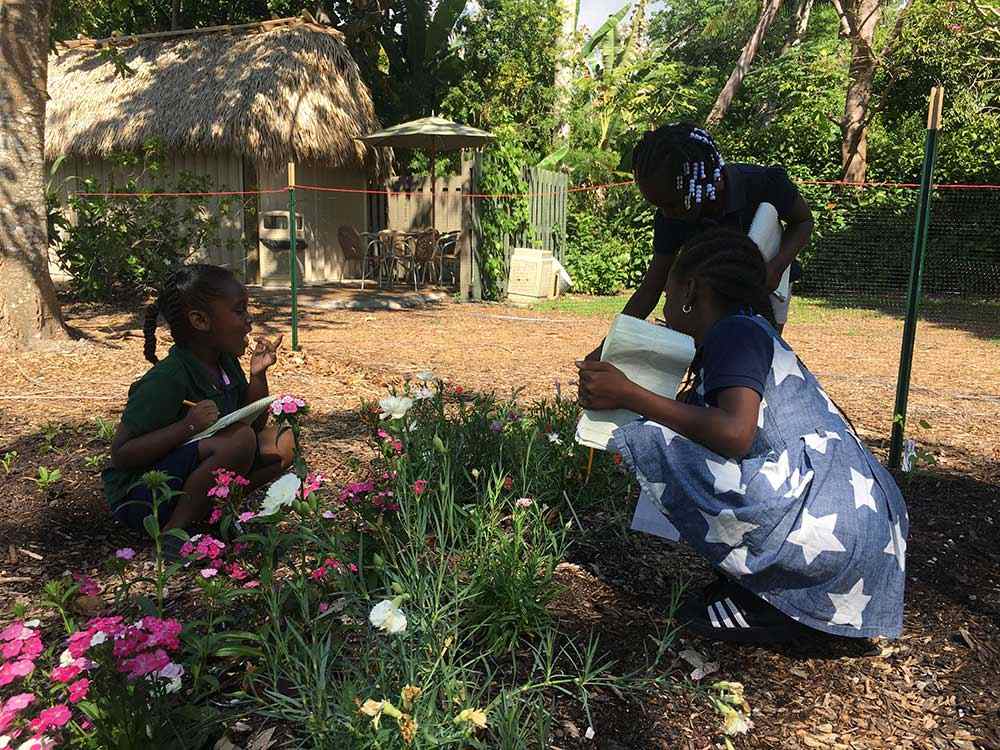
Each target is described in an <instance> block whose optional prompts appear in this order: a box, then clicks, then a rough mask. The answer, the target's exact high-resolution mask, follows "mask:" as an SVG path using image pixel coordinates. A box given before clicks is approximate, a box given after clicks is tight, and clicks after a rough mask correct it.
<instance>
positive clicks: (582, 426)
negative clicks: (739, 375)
mask: <svg viewBox="0 0 1000 750" xmlns="http://www.w3.org/2000/svg"><path fill="white" fill-rule="evenodd" d="M693 358H694V340H693V339H692V338H691V337H690V336H686V335H684V334H683V333H678V332H677V331H674V330H672V329H670V328H666V327H664V326H658V325H654V324H653V323H647V322H646V321H645V320H639V319H638V318H633V317H631V316H629V315H617V316H615V319H614V322H613V323H612V324H611V330H610V331H609V332H608V335H607V338H605V340H604V348H603V349H601V361H602V362H610V363H611V364H613V365H614V366H615V367H617V368H618V369H619V370H621V371H622V372H623V373H624V374H625V377H627V378H628V379H629V380H631V381H632V382H633V383H636V384H637V385H640V386H642V387H643V388H645V389H647V390H649V391H653V393H657V394H659V395H660V396H665V397H667V398H673V397H674V396H676V395H677V388H678V387H679V386H680V383H681V380H683V378H684V374H685V373H686V372H687V368H688V365H689V364H690V363H691V360H692V359H693ZM638 418H639V415H638V414H636V413H635V412H633V411H629V410H628V409H613V410H602V411H596V410H593V409H585V410H584V412H583V416H582V417H581V418H580V422H579V423H578V424H577V427H576V442H578V443H580V444H581V445H586V446H588V447H590V448H597V449H598V450H610V449H611V448H612V440H611V433H612V432H614V431H615V430H616V429H618V428H619V427H621V426H622V425H624V424H627V423H628V422H632V421H634V420H636V419H638Z"/></svg>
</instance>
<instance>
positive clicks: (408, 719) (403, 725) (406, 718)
mask: <svg viewBox="0 0 1000 750" xmlns="http://www.w3.org/2000/svg"><path fill="white" fill-rule="evenodd" d="M397 721H399V733H400V734H401V735H403V742H405V743H406V744H407V745H409V744H411V743H412V742H413V738H414V737H416V736H417V722H415V721H414V720H413V717H412V716H410V715H409V714H403V715H402V716H401V717H399V719H397Z"/></svg>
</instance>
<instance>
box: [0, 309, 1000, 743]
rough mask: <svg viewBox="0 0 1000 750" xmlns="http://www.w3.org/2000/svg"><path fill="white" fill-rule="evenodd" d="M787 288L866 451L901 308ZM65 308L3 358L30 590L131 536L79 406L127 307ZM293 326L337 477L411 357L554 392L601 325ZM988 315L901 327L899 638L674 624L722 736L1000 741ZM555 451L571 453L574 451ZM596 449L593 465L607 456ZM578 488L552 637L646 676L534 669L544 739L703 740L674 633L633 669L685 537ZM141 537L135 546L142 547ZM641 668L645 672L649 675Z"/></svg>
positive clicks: (105, 398) (88, 405)
mask: <svg viewBox="0 0 1000 750" xmlns="http://www.w3.org/2000/svg"><path fill="white" fill-rule="evenodd" d="M800 311H801V312H800V317H799V318H798V319H796V317H795V311H793V318H792V324H791V325H790V326H789V338H790V340H791V342H792V343H793V345H795V346H796V349H797V350H798V351H799V353H800V354H801V355H802V357H803V359H804V360H805V362H806V363H807V364H808V365H809V366H810V367H811V368H812V369H813V370H814V371H815V372H817V373H818V375H819V376H820V378H821V380H823V381H824V382H825V383H826V384H827V386H828V388H829V390H830V392H831V393H832V394H833V396H834V397H835V398H836V399H837V400H838V402H839V403H841V405H842V406H843V407H844V408H845V409H846V410H847V412H848V413H849V414H850V415H851V416H852V418H853V419H854V421H855V423H856V424H857V425H858V427H859V429H860V431H861V433H862V435H863V436H865V437H866V438H868V439H869V440H870V441H872V443H873V444H874V446H875V448H876V451H879V450H884V436H885V435H886V433H887V430H888V425H889V416H890V412H891V399H892V393H893V390H894V374H895V366H896V357H897V356H898V340H899V339H898V336H899V331H900V329H901V323H900V321H899V320H898V319H895V318H893V317H891V316H887V315H884V314H881V313H878V312H876V311H854V310H837V309H834V308H828V307H825V306H822V305H813V306H810V307H802V308H800ZM258 317H259V318H260V320H261V325H262V327H263V328H265V329H267V328H272V329H273V330H279V329H283V328H284V327H285V326H286V325H287V319H286V318H285V317H284V315H283V313H282V311H281V310H280V309H278V308H276V307H272V306H271V305H269V304H267V303H266V302H265V304H264V306H263V307H261V308H260V309H259V310H258ZM70 320H71V322H72V323H73V324H75V325H77V326H79V327H80V328H81V329H82V330H83V331H84V333H85V334H86V336H87V339H88V340H89V343H87V344H85V345H82V346H72V347H69V348H68V349H67V350H66V351H64V352H52V353H45V354H32V355H13V356H10V357H8V358H7V359H6V360H5V361H3V362H2V363H0V378H2V382H3V383H5V387H4V388H3V389H0V390H2V396H3V398H4V399H5V400H4V402H3V406H4V408H3V414H2V416H0V429H2V434H3V436H4V438H3V440H2V441H0V455H3V454H5V453H8V452H16V453H17V454H18V455H17V457H16V458H14V459H12V461H11V467H10V472H9V473H8V474H7V479H8V481H7V483H6V493H5V495H4V498H3V500H2V501H0V502H2V503H3V506H2V508H3V517H2V519H0V540H2V542H3V545H2V546H3V550H2V552H3V558H4V559H3V562H2V564H0V599H2V600H4V601H8V602H20V603H23V604H25V605H26V606H28V607H29V608H30V609H31V610H32V611H33V612H34V611H37V604H38V601H39V597H40V593H41V587H42V584H43V583H44V581H45V580H46V579H47V578H59V577H60V576H62V574H63V572H64V571H66V570H71V571H74V572H82V573H86V574H91V575H94V576H95V578H97V580H98V581H99V582H100V583H102V584H103V585H105V586H107V585H108V584H109V581H110V579H109V578H108V577H107V576H106V575H105V574H102V573H101V572H100V566H101V565H102V564H103V562H104V561H105V560H106V559H108V558H109V557H112V556H113V555H114V551H115V550H116V549H118V548H120V547H124V546H133V547H136V546H137V543H136V540H135V539H134V538H133V537H131V536H129V535H128V534H126V533H124V532H122V531H121V530H120V529H118V528H116V527H114V526H113V525H112V524H111V522H110V519H109V518H108V517H107V515H106V513H105V511H104V507H103V503H102V501H101V498H100V486H99V477H98V474H97V469H96V466H97V465H98V464H99V460H98V459H97V458H95V457H96V456H99V455H100V454H101V453H106V452H107V440H106V437H107V436H106V434H105V435H103V436H102V435H101V434H99V433H100V432H101V428H100V426H99V425H98V424H97V423H96V422H95V421H94V420H95V418H96V417H102V418H104V419H108V420H114V419H115V418H116V416H117V414H118V413H119V412H120V409H121V406H122V405H123V402H124V395H125V393H126V391H127V388H128V385H129V383H130V382H131V381H132V379H134V378H135V377H137V376H138V375H139V374H141V372H143V371H144V370H145V368H146V365H145V364H144V362H143V360H142V357H141V333H140V332H139V322H138V320H136V319H135V318H132V317H130V316H127V315H121V314H113V313H108V312H106V311H102V310H94V309H87V308H84V307H80V306H78V307H73V308H71V309H70ZM302 325H303V328H302V337H301V340H302V344H303V353H302V354H301V355H296V354H291V353H288V352H286V353H285V355H284V357H283V359H282V360H281V361H280V362H279V364H278V365H277V366H276V367H275V369H274V371H273V373H274V374H273V377H272V384H273V388H274V389H275V390H280V391H291V392H297V393H301V394H303V395H305V396H307V397H308V398H309V401H310V403H311V405H312V414H311V415H310V416H309V417H308V418H307V419H306V420H305V421H304V423H303V435H304V441H305V444H306V446H307V455H308V458H309V460H310V464H311V467H312V468H314V469H318V470H320V471H323V472H324V473H326V474H327V475H328V476H329V478H330V482H331V483H332V484H335V485H339V484H342V483H346V482H348V481H350V480H352V479H356V478H357V477H358V476H359V473H360V472H363V471H364V470H365V468H366V466H367V465H368V464H369V462H370V461H371V460H372V459H373V458H374V456H375V448H374V444H373V443H372V442H371V440H370V439H369V438H370V437H371V434H372V433H371V426H370V424H367V423H366V422H365V420H364V419H363V418H362V416H361V414H360V412H359V402H360V401H361V400H362V399H369V400H371V399H376V398H379V397H381V396H383V395H385V393H386V387H387V386H391V385H397V386H398V385H399V384H400V383H401V382H402V380H403V378H404V377H405V376H406V375H407V374H414V373H416V372H418V371H420V370H423V369H431V370H433V371H434V372H435V373H436V374H437V375H438V376H440V377H441V378H443V379H444V380H445V381H446V382H447V383H449V384H451V385H456V384H457V385H460V386H461V387H462V388H463V389H465V390H466V391H467V392H478V391H490V390H495V391H497V392H498V393H500V394H501V395H510V394H511V393H512V392H513V391H515V390H517V391H518V394H517V395H518V398H519V400H520V402H522V403H527V402H529V401H531V400H532V399H535V398H552V397H554V395H555V388H556V387H555V385H554V381H557V380H558V381H560V383H561V385H560V387H561V388H562V389H563V391H564V394H565V395H568V396H571V395H572V388H571V387H570V385H569V383H570V381H571V380H572V379H573V372H574V370H573V367H572V360H573V359H574V358H577V357H579V356H581V355H582V354H583V353H584V352H586V351H588V350H589V349H590V348H592V346H593V345H594V344H595V343H596V342H597V341H598V340H599V338H600V335H601V333H602V332H603V330H604V329H605V328H606V320H605V319H603V318H601V317H596V316H595V317H585V316H572V315H568V314H567V313H566V312H564V311H561V310H558V309H557V310H555V311H551V310H544V311H523V310H515V309H511V308H504V307H499V306H462V305H453V304H447V303H446V304H442V305H440V306H438V307H436V308H433V309H424V310H419V311H407V312H384V313H383V312H378V313H361V312H348V311H324V310H321V309H318V308H317V309H310V308H306V309H305V310H304V315H303V323H302ZM995 337H996V332H992V334H991V333H990V332H988V331H987V332H983V331H982V330H972V329H970V328H969V327H968V326H963V325H962V323H961V321H958V322H955V323H948V324H943V323H928V324H925V325H923V326H922V329H921V331H920V333H919V337H918V351H917V360H916V364H915V382H914V385H915V389H914V393H913V396H912V398H911V409H912V411H911V414H912V415H913V417H914V419H913V420H911V421H912V422H913V423H916V421H917V420H918V419H923V420H925V421H926V423H928V424H929V425H930V428H929V429H928V428H920V429H917V436H918V439H919V440H920V442H921V444H922V446H923V447H925V448H926V449H927V450H928V451H930V452H931V453H932V454H933V455H935V456H936V459H937V465H936V466H935V467H932V468H933V471H924V472H920V473H918V474H916V475H914V476H911V477H908V478H906V480H905V481H904V491H905V493H906V495H907V500H908V502H909V506H910V515H911V519H912V530H911V539H910V543H909V549H908V551H909V555H908V572H909V576H910V577H909V578H908V581H907V583H908V591H907V610H906V633H905V636H904V638H903V639H902V640H900V641H898V642H894V643H887V644H883V646H884V648H882V649H881V650H880V651H879V652H878V653H877V654H875V655H859V654H857V653H851V652H835V653H830V654H827V655H826V656H825V658H816V657H815V656H806V655H804V654H803V653H797V652H796V651H794V650H778V651H769V650H762V649H747V650H738V649H735V648H730V647H712V646H709V645H708V644H705V643H702V642H695V641H692V643H691V644H685V645H692V646H694V647H695V648H696V649H698V650H699V651H700V652H702V653H703V654H704V655H706V656H707V657H709V659H710V660H713V661H716V662H717V663H718V664H719V669H718V672H717V673H715V674H713V675H711V676H710V677H708V678H706V679H704V680H702V681H701V683H702V684H703V685H704V684H707V683H710V682H712V681H714V680H715V679H716V678H717V677H718V678H720V679H727V680H736V681H740V682H742V683H743V684H744V685H745V687H746V697H747V700H748V701H749V704H750V706H751V709H752V713H751V718H752V719H753V721H754V723H755V728H754V729H753V730H752V731H751V732H750V734H749V735H747V736H745V737H742V738H738V739H735V740H734V742H735V744H736V745H738V746H746V747H761V748H769V747H836V746H843V747H859V748H860V747H872V748H875V747H900V746H902V747H906V746H912V747H929V748H937V747H973V746H975V745H980V746H983V747H993V746H997V743H998V742H1000V740H998V738H997V736H996V734H995V732H996V729H995V727H996V726H997V725H998V724H1000V715H998V714H997V708H996V706H997V705H998V692H997V687H996V686H995V682H994V676H995V673H996V669H997V668H998V666H1000V657H998V654H997V650H996V647H995V645H994V644H995V642H996V635H997V630H998V624H1000V623H998V621H1000V589H998V586H1000V581H998V570H1000V560H998V556H997V554H996V552H995V551H994V546H995V545H994V541H993V540H995V537H996V530H995V529H996V526H995V523H996V521H997V520H998V518H1000V509H998V507H997V505H998V498H997V492H996V483H997V481H998V479H1000V476H998V471H997V464H996V457H995V456H994V455H993V451H994V449H995V446H997V445H1000V430H998V426H997V425H998V424H1000V372H998V365H997V364H996V362H997V360H998V357H997V354H998V353H1000V350H998V349H997V344H996V343H995V341H996V338H995ZM574 462H576V463H574ZM564 463H568V464H571V465H573V466H575V467H576V468H577V469H578V470H579V469H582V463H580V459H579V456H576V457H574V458H570V457H566V458H565V460H564ZM40 466H45V467H46V468H47V469H55V468H58V469H59V470H60V472H61V477H60V478H59V479H58V480H56V481H53V482H52V483H51V486H49V487H47V488H43V487H41V486H39V484H38V483H37V482H35V481H32V479H37V478H38V476H37V470H38V468H39V467H40ZM598 470H599V471H601V472H605V473H606V475H607V476H613V469H612V468H611V467H608V466H603V467H598ZM582 496H586V502H582V503H580V506H581V507H579V508H575V514H573V513H569V514H566V513H563V515H562V516H561V517H562V518H563V519H564V520H567V521H570V522H571V528H570V529H569V531H568V532H567V534H566V540H565V541H566V544H567V545H568V546H567V548H566V551H565V554H564V556H563V558H564V559H563V563H562V564H561V565H558V566H557V567H556V568H555V570H554V571H553V576H554V580H555V582H556V583H558V584H559V585H560V586H561V587H563V591H562V592H561V593H560V594H559V595H558V596H557V597H556V598H555V600H554V601H552V602H551V603H550V604H549V606H548V611H549V612H550V613H551V614H552V615H553V617H554V624H555V625H556V626H557V629H558V630H559V632H561V633H563V634H564V635H565V636H566V638H567V639H568V640H566V641H564V645H565V644H567V643H573V644H575V645H576V646H577V647H578V648H580V649H583V648H585V646H586V644H587V643H588V642H589V638H590V637H591V633H592V632H593V633H596V634H597V635H598V636H599V641H598V644H599V647H598V653H599V655H600V656H601V660H602V661H604V660H606V659H613V660H614V662H615V663H614V666H613V668H611V669H610V670H609V672H608V673H609V674H614V675H616V676H620V675H624V674H628V673H634V679H633V684H635V685H638V684H639V683H640V682H641V681H643V680H646V681H647V682H646V683H643V684H644V685H645V687H646V688H647V689H645V690H644V691H643V692H641V693H638V692H633V693H628V692H627V691H624V692H623V691H622V690H621V688H620V687H619V686H615V687H614V688H612V687H601V686H600V685H595V686H594V687H593V689H592V690H591V692H590V700H589V704H588V705H589V709H590V717H589V718H588V717H587V714H586V711H585V710H584V709H583V707H582V704H581V703H580V701H579V700H578V699H577V698H572V697H569V696H562V695H561V694H559V693H556V692H553V691H549V692H548V693H546V701H547V703H546V704H545V705H546V706H547V708H548V709H549V710H550V712H551V714H552V716H553V721H552V727H551V733H550V735H549V736H550V739H549V743H550V746H552V747H564V748H568V747H588V746H597V747H607V748H633V747H664V748H674V747H698V748H701V747H709V746H711V745H713V744H715V743H719V742H721V741H722V735H721V721H720V716H719V714H718V713H717V712H716V711H715V710H714V709H713V707H712V704H711V703H710V702H709V700H708V694H707V690H706V689H705V688H704V687H701V686H699V685H695V684H694V683H692V682H690V680H688V679H687V677H688V675H689V673H690V672H691V670H692V668H691V666H690V665H689V664H688V663H686V662H685V661H684V660H683V659H681V658H679V657H678V654H679V653H680V651H681V650H682V649H683V648H684V646H683V645H682V644H680V642H673V643H671V644H670V645H669V648H668V649H667V650H666V651H665V652H664V653H663V654H662V658H661V661H660V662H659V664H658V665H657V667H656V669H655V670H652V673H651V672H650V670H649V669H648V668H649V667H650V665H652V664H653V663H654V662H653V659H654V658H655V653H656V651H657V644H656V643H654V641H653V640H652V639H653V638H657V639H658V638H660V637H662V635H663V633H664V630H665V629H666V628H667V627H669V622H668V620H667V615H668V612H669V600H670V595H671V590H672V587H673V585H674V583H675V582H676V581H677V580H678V578H679V577H683V576H685V575H690V577H691V578H692V580H693V582H697V581H699V580H701V579H703V578H704V577H705V576H707V574H708V571H707V566H705V565H703V564H701V563H700V562H699V561H697V560H695V559H693V558H692V557H691V556H690V555H689V554H687V553H685V552H684V551H683V549H675V548H669V547H665V546H664V545H661V544H659V543H658V542H657V541H655V540H651V539H647V538H642V537H638V536H636V535H634V534H631V533H628V532H626V531H625V528H626V526H627V514H628V511H629V510H630V508H629V507H628V503H627V502H626V501H625V499H624V498H622V497H620V496H617V495H612V496H602V495H601V494H600V493H595V492H592V491H591V492H586V493H583V495H582ZM515 499H516V498H515ZM546 528H548V526H547V527H546ZM148 554H149V553H148V549H147V550H142V549H140V553H139V559H140V561H141V560H148ZM136 564H140V563H136ZM177 586H180V579H178V584H177ZM185 587H186V588H192V589H193V591H191V592H189V593H188V594H187V595H185V596H184V597H183V599H184V601H186V602H187V606H193V605H194V603H195V602H197V596H198V595H200V591H199V590H198V589H197V587H195V586H194V584H193V583H192V582H190V581H189V582H188V583H187V584H185ZM376 599H377V597H376ZM404 611H405V603H404ZM47 622H49V621H47ZM53 632H54V631H53ZM520 652H521V654H522V656H525V655H526V654H528V653H529V652H527V651H524V650H523V649H521V651H520ZM652 677H659V678H661V681H660V682H659V683H658V684H656V685H652V686H650V684H649V683H648V680H649V679H651V678H652ZM483 687H484V689H486V686H483ZM494 689H495V687H494ZM619 692H621V695H619V694H618V693H619ZM495 694H496V693H495V692H494V693H493V695H495ZM395 697H396V698H397V699H398V696H395ZM469 707H472V706H469ZM494 715H497V714H494ZM272 724H274V725H275V726H279V727H281V726H282V722H281V721H274V722H272ZM287 725H294V721H291V722H289V723H287V724H286V727H285V728H286V729H287ZM233 726H235V724H234V723H233ZM588 726H592V727H593V728H594V731H595V733H596V734H595V737H594V739H593V740H588V739H587V738H586V733H587V728H588ZM256 729H257V725H252V728H251V729H250V730H248V731H246V732H244V733H242V734H241V733H239V732H235V731H232V728H231V732H230V737H231V739H232V740H233V742H234V743H236V744H238V745H240V746H243V745H244V744H245V743H246V742H248V741H249V740H250V735H252V734H253V733H254V732H255V731H256ZM479 736H480V737H486V736H487V735H482V734H480V735H479Z"/></svg>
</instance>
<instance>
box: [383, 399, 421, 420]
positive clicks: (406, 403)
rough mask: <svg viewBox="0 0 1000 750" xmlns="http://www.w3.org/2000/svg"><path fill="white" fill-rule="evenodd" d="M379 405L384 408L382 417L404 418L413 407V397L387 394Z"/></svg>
mask: <svg viewBox="0 0 1000 750" xmlns="http://www.w3.org/2000/svg"><path fill="white" fill-rule="evenodd" d="M378 405H379V406H380V407H381V408H382V414H380V415H379V418H380V419H402V418H403V417H405V416H406V412H408V411H409V410H410V409H411V408H413V399H412V398H407V397H406V396H386V397H385V398H383V399H382V400H381V401H379V402H378Z"/></svg>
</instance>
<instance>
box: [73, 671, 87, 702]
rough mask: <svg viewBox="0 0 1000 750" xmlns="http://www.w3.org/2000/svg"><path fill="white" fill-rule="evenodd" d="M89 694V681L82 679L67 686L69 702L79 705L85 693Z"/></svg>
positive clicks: (85, 695)
mask: <svg viewBox="0 0 1000 750" xmlns="http://www.w3.org/2000/svg"><path fill="white" fill-rule="evenodd" d="M89 692H90V680H88V679H87V678H86V677H84V678H83V679H82V680H77V681H76V682H73V683H70V686H69V702H70V703H79V702H80V701H82V700H83V699H84V698H86V697H87V693H89Z"/></svg>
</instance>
